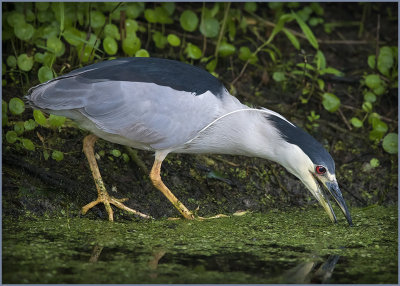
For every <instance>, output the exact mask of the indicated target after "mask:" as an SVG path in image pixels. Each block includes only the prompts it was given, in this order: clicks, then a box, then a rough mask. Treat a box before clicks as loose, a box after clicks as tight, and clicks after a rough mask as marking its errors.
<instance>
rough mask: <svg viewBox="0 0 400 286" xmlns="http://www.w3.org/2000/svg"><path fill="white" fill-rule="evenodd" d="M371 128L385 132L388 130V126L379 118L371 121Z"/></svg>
mask: <svg viewBox="0 0 400 286" xmlns="http://www.w3.org/2000/svg"><path fill="white" fill-rule="evenodd" d="M372 129H373V130H374V131H376V132H379V133H382V135H383V134H385V133H386V132H387V131H388V126H387V124H386V123H385V122H383V121H382V120H380V119H377V120H373V121H372Z"/></svg>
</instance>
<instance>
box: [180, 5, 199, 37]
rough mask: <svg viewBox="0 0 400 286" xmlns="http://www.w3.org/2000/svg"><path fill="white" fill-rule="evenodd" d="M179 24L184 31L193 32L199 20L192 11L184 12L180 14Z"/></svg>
mask: <svg viewBox="0 0 400 286" xmlns="http://www.w3.org/2000/svg"><path fill="white" fill-rule="evenodd" d="M179 22H180V24H181V27H182V28H183V29H184V30H185V31H187V32H193V31H194V30H196V28H197V24H198V23H199V18H198V17H197V15H196V13H194V12H193V11H191V10H186V11H184V12H183V13H182V14H181V16H180V18H179Z"/></svg>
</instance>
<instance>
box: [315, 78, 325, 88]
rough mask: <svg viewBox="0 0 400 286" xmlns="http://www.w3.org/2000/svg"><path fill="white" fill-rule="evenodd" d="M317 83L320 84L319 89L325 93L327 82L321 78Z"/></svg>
mask: <svg viewBox="0 0 400 286" xmlns="http://www.w3.org/2000/svg"><path fill="white" fill-rule="evenodd" d="M317 83H318V87H319V89H320V90H322V91H323V90H324V88H325V82H324V81H323V80H322V79H320V78H319V79H317Z"/></svg>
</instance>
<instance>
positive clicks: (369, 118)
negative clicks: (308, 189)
mask: <svg viewBox="0 0 400 286" xmlns="http://www.w3.org/2000/svg"><path fill="white" fill-rule="evenodd" d="M380 118H381V117H380V115H379V114H378V113H376V112H372V113H371V114H370V115H369V116H368V123H369V124H371V125H372V122H373V121H374V120H377V119H380Z"/></svg>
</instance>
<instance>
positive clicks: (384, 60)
mask: <svg viewBox="0 0 400 286" xmlns="http://www.w3.org/2000/svg"><path fill="white" fill-rule="evenodd" d="M393 64H394V59H393V53H392V49H391V48H390V47H387V46H386V47H382V48H380V50H379V56H378V70H379V71H380V72H381V74H383V75H385V76H389V71H390V69H391V68H392V67H393Z"/></svg>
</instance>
